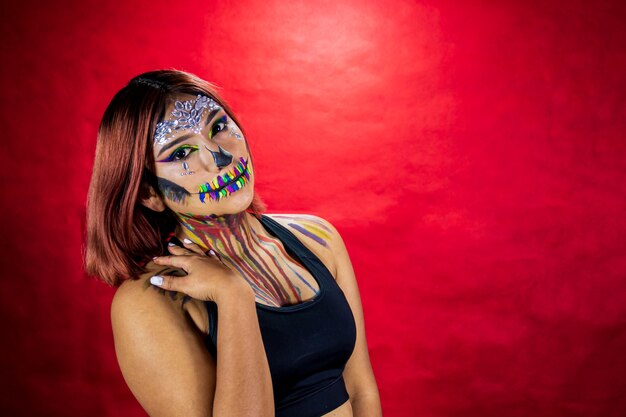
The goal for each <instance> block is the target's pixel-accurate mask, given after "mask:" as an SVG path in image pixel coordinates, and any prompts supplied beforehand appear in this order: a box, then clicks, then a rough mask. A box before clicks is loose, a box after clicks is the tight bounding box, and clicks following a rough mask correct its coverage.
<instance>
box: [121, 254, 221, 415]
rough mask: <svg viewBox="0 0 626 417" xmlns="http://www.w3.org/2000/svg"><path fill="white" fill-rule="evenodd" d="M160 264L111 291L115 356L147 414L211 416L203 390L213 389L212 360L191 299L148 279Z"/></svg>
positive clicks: (210, 398) (160, 267) (213, 370)
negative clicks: (193, 316)
mask: <svg viewBox="0 0 626 417" xmlns="http://www.w3.org/2000/svg"><path fill="white" fill-rule="evenodd" d="M155 267H156V269H155ZM162 269H163V267H162V266H156V265H154V264H153V265H152V266H148V272H146V273H145V274H143V275H142V276H141V277H139V278H138V279H136V280H128V281H125V282H124V283H123V284H122V285H121V286H120V287H119V288H118V289H117V292H116V293H115V296H114V298H113V302H112V305H111V322H112V327H113V338H114V342H115V353H116V355H117V360H118V363H119V365H120V369H121V371H122V375H123V376H124V379H125V381H126V383H127V384H128V386H129V388H130V390H131V391H132V392H133V394H134V395H135V397H136V398H137V400H138V401H139V402H140V403H141V405H142V406H143V408H144V409H145V410H146V411H147V412H148V414H149V415H155V416H164V415H209V414H207V412H208V410H210V409H211V403H212V401H213V397H212V395H207V393H211V392H214V389H215V360H214V358H212V357H211V355H210V353H209V352H208V351H207V349H206V347H205V346H204V341H203V335H202V333H201V332H200V331H199V329H198V328H197V326H196V325H194V324H193V320H190V318H192V317H191V315H190V314H189V306H188V305H190V304H192V303H193V300H192V301H188V302H187V303H185V305H184V306H183V304H182V300H183V296H179V295H175V294H167V293H163V290H161V289H159V288H156V287H154V286H152V285H151V284H150V282H149V279H150V277H151V276H152V275H153V274H154V273H157V272H159V271H161V270H162ZM192 319H193V318H192ZM159 392H165V393H167V395H158V394H157V393H159ZM200 410H202V413H200V412H199V411H200ZM177 413H180V414H177Z"/></svg>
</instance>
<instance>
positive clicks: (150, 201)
mask: <svg viewBox="0 0 626 417" xmlns="http://www.w3.org/2000/svg"><path fill="white" fill-rule="evenodd" d="M139 202H140V203H141V204H142V205H144V206H146V207H148V208H149V209H150V210H152V211H164V210H165V204H164V203H163V199H162V198H161V196H160V195H159V194H158V193H157V192H156V191H155V190H154V188H152V186H150V185H147V184H145V183H144V184H142V186H141V192H140V193H139Z"/></svg>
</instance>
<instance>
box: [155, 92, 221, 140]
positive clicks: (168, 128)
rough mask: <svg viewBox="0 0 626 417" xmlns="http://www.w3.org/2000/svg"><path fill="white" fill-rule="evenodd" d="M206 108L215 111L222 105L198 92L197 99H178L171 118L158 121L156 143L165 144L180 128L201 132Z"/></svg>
mask: <svg viewBox="0 0 626 417" xmlns="http://www.w3.org/2000/svg"><path fill="white" fill-rule="evenodd" d="M205 109H209V111H213V110H216V109H221V106H220V105H219V104H217V102H216V101H215V100H213V99H212V98H210V97H207V96H204V95H202V94H198V96H197V97H196V99H195V100H186V101H184V102H181V101H178V100H176V102H175V103H174V110H173V111H172V113H171V115H170V117H169V119H168V120H165V121H162V122H159V123H157V125H156V131H155V134H154V143H155V144H158V145H163V144H164V143H165V142H167V141H168V140H169V139H171V138H172V134H173V133H176V132H177V131H179V130H185V129H191V130H192V131H193V132H194V133H200V132H201V127H200V120H202V116H204V113H205ZM172 118H174V119H173V120H172Z"/></svg>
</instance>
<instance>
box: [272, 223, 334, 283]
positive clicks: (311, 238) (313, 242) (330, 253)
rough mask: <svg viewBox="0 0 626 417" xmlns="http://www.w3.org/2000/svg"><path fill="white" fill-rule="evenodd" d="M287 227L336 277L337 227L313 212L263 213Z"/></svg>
mask: <svg viewBox="0 0 626 417" xmlns="http://www.w3.org/2000/svg"><path fill="white" fill-rule="evenodd" d="M264 215H265V216H268V217H270V218H272V219H273V220H275V221H277V222H278V223H279V224H280V225H281V226H283V227H285V228H287V229H288V230H289V231H291V232H292V233H293V234H294V235H295V236H296V237H297V238H298V240H300V241H301V242H302V243H303V244H304V245H305V246H306V247H307V248H308V249H309V250H311V251H312V252H313V253H314V254H315V255H316V256H317V257H318V258H320V260H321V261H322V262H323V263H324V264H325V265H326V267H327V268H328V270H329V271H330V272H331V273H332V274H333V276H334V277H336V273H335V272H336V269H335V268H336V262H335V261H336V250H335V242H337V240H338V238H339V232H338V231H337V229H336V228H335V227H334V226H333V225H332V224H331V223H330V222H329V221H328V220H326V219H324V218H322V217H320V216H316V215H314V214H282V213H281V214H265V213H264Z"/></svg>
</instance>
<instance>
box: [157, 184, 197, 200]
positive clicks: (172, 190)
mask: <svg viewBox="0 0 626 417" xmlns="http://www.w3.org/2000/svg"><path fill="white" fill-rule="evenodd" d="M157 185H158V187H159V190H161V192H162V193H163V195H164V196H165V198H168V199H170V200H172V201H174V202H175V203H183V204H185V202H186V200H187V198H188V197H189V196H190V195H191V193H190V192H189V191H187V190H185V189H184V188H183V187H181V186H180V185H178V184H176V183H173V182H172V181H169V180H166V179H165V178H158V179H157Z"/></svg>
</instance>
